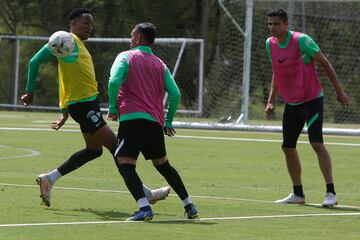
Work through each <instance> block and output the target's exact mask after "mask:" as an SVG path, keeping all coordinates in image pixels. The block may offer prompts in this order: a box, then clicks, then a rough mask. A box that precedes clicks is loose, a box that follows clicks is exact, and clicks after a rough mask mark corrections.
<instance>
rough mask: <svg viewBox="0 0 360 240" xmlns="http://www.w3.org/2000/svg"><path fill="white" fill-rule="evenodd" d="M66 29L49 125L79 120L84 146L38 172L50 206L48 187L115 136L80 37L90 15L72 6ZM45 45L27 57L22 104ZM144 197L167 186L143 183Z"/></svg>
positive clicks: (163, 192)
mask: <svg viewBox="0 0 360 240" xmlns="http://www.w3.org/2000/svg"><path fill="white" fill-rule="evenodd" d="M69 20H70V32H71V35H72V36H73V38H74V39H75V43H76V47H75V54H72V55H71V56H67V57H63V58H57V60H58V73H59V85H60V103H59V105H60V108H61V111H62V113H61V115H60V117H59V118H58V119H57V120H56V121H54V122H53V123H52V124H51V127H52V128H53V129H54V130H58V129H60V128H61V127H62V126H63V125H64V124H65V122H66V120H67V119H68V117H69V114H70V116H71V117H72V118H73V119H74V120H75V121H76V122H78V123H79V125H80V129H81V132H82V135H83V138H84V141H85V145H86V147H85V148H84V149H82V150H80V151H78V152H76V153H74V154H73V155H72V156H71V157H70V158H69V159H68V160H67V161H65V162H64V163H63V164H62V165H60V166H59V167H58V168H56V169H54V170H53V171H51V172H49V173H47V174H40V175H39V176H38V177H37V179H36V181H37V183H38V184H39V185H40V192H41V196H40V197H41V198H42V203H43V204H45V205H46V206H50V196H51V189H52V186H53V185H54V183H55V182H56V181H57V180H58V179H59V178H60V177H62V176H64V175H66V174H68V173H70V172H72V171H74V170H75V169H77V168H79V167H81V166H82V165H84V164H85V163H87V162H89V161H91V160H93V159H95V158H98V157H100V156H101V154H102V147H103V146H105V147H106V148H107V149H108V150H109V151H110V152H111V153H112V154H113V153H114V152H115V148H116V135H115V133H114V132H113V131H112V130H111V128H110V127H109V126H108V125H107V124H106V122H105V121H104V119H103V117H102V114H101V111H100V107H99V103H98V100H97V95H98V88H97V82H96V80H95V70H94V64H93V61H92V58H91V55H90V54H89V52H88V50H87V49H86V46H85V44H84V42H83V41H84V40H86V39H88V38H89V37H90V34H91V32H92V29H93V16H92V13H91V11H90V10H88V9H83V8H80V9H74V10H73V11H72V12H71V13H70V15H69ZM52 57H53V55H52V54H51V53H50V50H49V47H48V44H45V45H44V46H43V47H42V48H41V49H40V50H39V51H38V52H37V53H36V54H35V56H34V57H33V58H32V59H31V60H30V63H29V69H28V80H27V84H26V94H24V95H22V97H21V100H22V101H23V102H24V105H26V106H27V105H29V104H31V103H32V101H33V93H34V90H35V80H36V77H37V74H38V69H39V66H40V65H41V64H42V63H44V62H45V61H48V60H49V59H51V58H52ZM143 191H144V194H145V195H146V197H147V199H148V200H149V201H150V202H151V203H154V202H156V201H158V200H161V199H164V198H166V197H167V196H168V194H169V191H170V187H164V188H160V189H156V190H151V189H149V188H147V187H145V186H143Z"/></svg>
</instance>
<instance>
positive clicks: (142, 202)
mask: <svg viewBox="0 0 360 240" xmlns="http://www.w3.org/2000/svg"><path fill="white" fill-rule="evenodd" d="M137 204H138V206H139V208H142V207H148V206H150V205H149V202H148V200H147V198H146V197H144V198H140V199H139V200H137Z"/></svg>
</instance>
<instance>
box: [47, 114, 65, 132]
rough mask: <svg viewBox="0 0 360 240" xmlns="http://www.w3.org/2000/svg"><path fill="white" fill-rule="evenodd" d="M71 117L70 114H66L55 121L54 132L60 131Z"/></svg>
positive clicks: (53, 124)
mask: <svg viewBox="0 0 360 240" xmlns="http://www.w3.org/2000/svg"><path fill="white" fill-rule="evenodd" d="M68 117H69V113H67V112H65V113H62V114H61V115H60V117H58V119H56V120H55V122H52V123H51V128H52V129H54V130H59V129H60V128H61V127H62V126H63V125H64V124H65V122H66V120H67V119H68Z"/></svg>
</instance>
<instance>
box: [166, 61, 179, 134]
mask: <svg viewBox="0 0 360 240" xmlns="http://www.w3.org/2000/svg"><path fill="white" fill-rule="evenodd" d="M165 90H166V92H167V93H168V94H169V107H168V111H167V113H166V115H165V127H166V128H172V122H173V120H174V116H175V113H176V110H177V107H178V105H179V102H180V90H179V88H178V86H177V85H176V82H175V80H174V78H173V77H172V75H171V73H170V70H169V69H168V68H167V67H166V65H165Z"/></svg>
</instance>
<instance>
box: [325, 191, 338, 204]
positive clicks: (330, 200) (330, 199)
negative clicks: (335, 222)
mask: <svg viewBox="0 0 360 240" xmlns="http://www.w3.org/2000/svg"><path fill="white" fill-rule="evenodd" d="M337 204H338V201H337V199H336V195H335V194H333V193H331V192H327V193H326V194H325V200H324V202H323V203H322V204H321V205H322V206H323V207H333V206H335V205H337Z"/></svg>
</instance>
